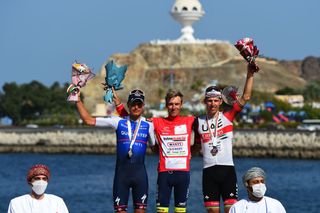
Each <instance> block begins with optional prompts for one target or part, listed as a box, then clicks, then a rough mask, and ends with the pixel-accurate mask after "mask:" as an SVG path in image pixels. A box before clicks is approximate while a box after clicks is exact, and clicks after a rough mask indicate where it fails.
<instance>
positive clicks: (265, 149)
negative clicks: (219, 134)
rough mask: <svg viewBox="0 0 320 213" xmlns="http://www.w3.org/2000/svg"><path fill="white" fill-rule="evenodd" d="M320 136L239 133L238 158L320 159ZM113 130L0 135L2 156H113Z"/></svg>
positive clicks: (316, 134) (313, 133) (308, 134)
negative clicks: (20, 153) (30, 153)
mask: <svg viewBox="0 0 320 213" xmlns="http://www.w3.org/2000/svg"><path fill="white" fill-rule="evenodd" d="M319 135H320V133H319V132H318V133H316V132H282V131H281V132H269V131H267V132H263V131H236V132H235V134H234V146H233V152H234V155H235V156H237V157H279V158H301V159H320V137H319ZM115 145H116V137H115V134H114V132H113V131H112V130H111V129H108V130H105V129H96V130H92V129H90V130H81V131H77V130H59V131H37V132H34V131H29V132H23V131H22V132H21V131H0V152H35V153H86V154H87V153H93V154H114V153H115Z"/></svg>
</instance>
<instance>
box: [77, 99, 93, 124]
mask: <svg viewBox="0 0 320 213" xmlns="http://www.w3.org/2000/svg"><path fill="white" fill-rule="evenodd" d="M76 105H77V109H78V112H79V114H80V117H81V119H82V120H83V121H84V122H85V123H86V124H87V125H90V126H94V125H95V124H96V119H95V118H94V117H92V116H91V115H90V114H89V112H88V110H87V109H86V108H85V107H84V104H83V103H82V101H81V99H80V95H79V101H77V103H76Z"/></svg>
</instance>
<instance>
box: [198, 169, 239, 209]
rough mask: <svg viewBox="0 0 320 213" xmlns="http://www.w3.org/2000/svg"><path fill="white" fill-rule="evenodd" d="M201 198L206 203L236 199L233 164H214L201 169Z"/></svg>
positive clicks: (235, 180)
mask: <svg viewBox="0 0 320 213" xmlns="http://www.w3.org/2000/svg"><path fill="white" fill-rule="evenodd" d="M202 191H203V200H204V203H205V206H206V204H208V203H217V202H218V203H219V201H220V197H222V200H223V201H226V200H230V199H231V200H237V199H238V186H237V176H236V171H235V168H234V166H223V165H215V166H211V167H208V168H205V169H203V175H202Z"/></svg>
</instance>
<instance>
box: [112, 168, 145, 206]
mask: <svg viewBox="0 0 320 213" xmlns="http://www.w3.org/2000/svg"><path fill="white" fill-rule="evenodd" d="M130 188H131V189H132V201H133V204H134V208H135V209H145V208H146V207H147V201H148V176H147V171H146V168H145V166H144V165H143V164H140V165H136V164H127V165H120V166H116V171H115V175H114V180H113V202H114V209H115V211H116V212H117V211H127V208H128V199H129V192H130Z"/></svg>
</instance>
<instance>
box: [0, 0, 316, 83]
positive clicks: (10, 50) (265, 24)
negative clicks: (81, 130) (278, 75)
mask: <svg viewBox="0 0 320 213" xmlns="http://www.w3.org/2000/svg"><path fill="white" fill-rule="evenodd" d="M200 2H201V3H202V5H203V7H204V10H205V12H206V14H205V16H204V17H203V18H202V19H201V20H200V21H199V22H197V23H196V24H195V25H194V29H195V37H196V38H199V39H220V40H229V41H230V42H231V43H234V42H235V41H236V40H238V39H240V38H242V37H252V38H254V40H255V43H256V44H257V45H258V47H259V49H260V53H261V54H263V55H264V56H268V57H273V58H277V59H287V60H293V59H304V58H305V57H307V56H316V57H320V42H319V38H320V27H319V26H320V24H319V21H320V13H319V8H320V1H319V0H304V1H302V0H293V1H290V0H281V1H279V0H268V1H254V0H247V1H239V0H223V1H216V0H200ZM173 3H174V0H134V1H133V0H91V1H88V0H54V1H52V0H50V1H48V0H29V1H26V0H1V1H0V26H1V31H0V32H1V33H0V50H1V51H0V61H1V75H0V87H1V88H2V86H3V84H4V83H5V82H13V81H15V82H17V83H18V84H20V83H28V82H30V81H32V80H38V81H40V82H42V83H44V84H45V85H51V84H52V83H53V82H55V81H58V82H59V83H64V82H69V81H70V73H71V64H72V63H73V62H74V60H78V61H80V62H83V63H86V64H87V65H89V66H90V67H93V68H95V72H98V71H99V70H100V67H101V64H102V63H103V62H104V61H105V60H106V59H107V58H108V57H109V56H110V55H112V54H114V53H127V52H130V51H132V50H133V49H134V48H135V47H137V46H138V45H139V44H140V43H144V42H148V41H150V40H153V39H176V38H178V37H179V36H180V26H179V24H178V23H177V22H175V21H174V20H173V19H172V18H171V16H170V15H169V11H170V9H171V7H172V5H173Z"/></svg>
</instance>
